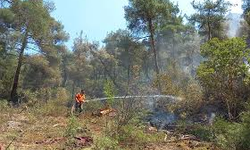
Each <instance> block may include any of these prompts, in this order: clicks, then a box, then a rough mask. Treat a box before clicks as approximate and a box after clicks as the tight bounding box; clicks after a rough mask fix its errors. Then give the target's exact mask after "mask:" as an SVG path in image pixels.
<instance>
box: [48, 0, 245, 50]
mask: <svg viewBox="0 0 250 150" xmlns="http://www.w3.org/2000/svg"><path fill="white" fill-rule="evenodd" d="M52 1H53V2H54V3H55V7H56V10H55V11H54V12H53V13H52V16H54V17H55V18H56V20H58V21H60V22H61V23H62V24H63V25H64V29H65V31H66V32H67V33H69V35H70V40H69V41H68V42H67V46H68V47H69V48H71V47H72V45H73V39H74V38H76V37H77V36H79V33H80V32H81V31H83V35H84V36H86V37H87V38H88V39H89V40H90V41H98V42H100V44H101V42H102V41H103V40H104V38H105V37H106V35H107V33H110V32H111V31H116V30H118V29H126V25H127V24H126V20H125V19H124V9H123V8H124V6H126V5H127V4H128V0H52ZM171 1H172V2H174V3H175V4H177V3H178V5H179V8H180V10H181V12H182V14H187V15H190V14H192V13H194V10H193V8H192V6H191V4H190V3H191V2H192V1H193V0H171ZM196 1H199V0H196ZM229 1H230V2H231V3H232V4H233V7H232V8H231V12H232V13H242V9H241V5H242V1H241V0H229Z"/></svg>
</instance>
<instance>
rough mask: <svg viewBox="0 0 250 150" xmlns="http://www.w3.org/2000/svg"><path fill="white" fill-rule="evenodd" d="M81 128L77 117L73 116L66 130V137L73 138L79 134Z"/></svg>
mask: <svg viewBox="0 0 250 150" xmlns="http://www.w3.org/2000/svg"><path fill="white" fill-rule="evenodd" d="M79 127H80V124H79V122H78V121H77V118H76V117H75V116H71V117H70V118H69V120H68V123H67V128H66V130H65V133H64V136H65V137H69V138H73V137H75V136H76V134H77V130H78V128H79Z"/></svg>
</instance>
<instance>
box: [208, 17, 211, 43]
mask: <svg viewBox="0 0 250 150" xmlns="http://www.w3.org/2000/svg"><path fill="white" fill-rule="evenodd" d="M207 26H208V41H210V40H211V39H212V29H211V25H210V22H209V21H208V23H207Z"/></svg>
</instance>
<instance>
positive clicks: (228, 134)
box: [213, 119, 243, 150]
mask: <svg viewBox="0 0 250 150" xmlns="http://www.w3.org/2000/svg"><path fill="white" fill-rule="evenodd" d="M213 129H214V132H215V141H216V143H217V144H218V145H219V146H220V147H221V148H223V149H232V150H235V149H238V147H239V146H240V143H241V140H242V138H241V133H242V129H243V128H242V125H241V124H239V123H232V122H228V121H225V120H223V119H217V121H216V122H215V124H214V126H213Z"/></svg>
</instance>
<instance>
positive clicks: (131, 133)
mask: <svg viewBox="0 0 250 150" xmlns="http://www.w3.org/2000/svg"><path fill="white" fill-rule="evenodd" d="M164 137H165V134H164V133H160V132H159V133H158V132H157V133H154V134H150V133H145V127H143V126H141V127H136V126H135V125H133V124H128V125H126V126H123V127H122V129H121V133H120V134H119V137H118V138H119V141H120V142H122V143H126V144H127V145H128V146H129V145H130V146H133V147H144V146H145V145H146V144H148V143H154V142H157V143H158V142H160V141H163V140H164Z"/></svg>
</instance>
